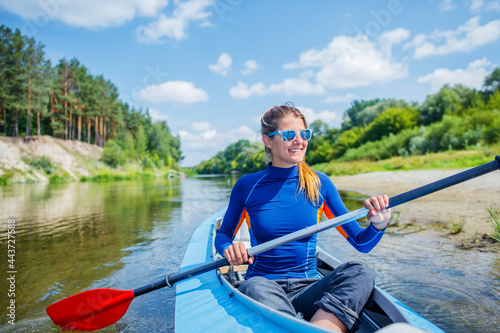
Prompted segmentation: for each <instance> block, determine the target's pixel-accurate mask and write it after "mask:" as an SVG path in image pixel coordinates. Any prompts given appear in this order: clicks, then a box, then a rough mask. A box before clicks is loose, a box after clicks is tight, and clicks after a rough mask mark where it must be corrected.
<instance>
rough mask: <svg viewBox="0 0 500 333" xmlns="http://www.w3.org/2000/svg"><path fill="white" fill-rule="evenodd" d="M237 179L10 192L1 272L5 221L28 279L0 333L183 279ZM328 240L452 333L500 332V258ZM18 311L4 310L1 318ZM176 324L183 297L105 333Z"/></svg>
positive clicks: (149, 307)
mask: <svg viewBox="0 0 500 333" xmlns="http://www.w3.org/2000/svg"><path fill="white" fill-rule="evenodd" d="M237 178H238V176H232V177H231V176H223V177H203V178H188V179H160V180H154V181H143V182H117V183H104V184H100V183H72V184H63V185H53V184H28V185H9V186H4V187H0V197H1V202H0V221H2V223H1V225H0V241H1V244H2V249H3V250H2V252H1V254H0V260H1V261H2V265H3V266H2V268H3V271H4V272H6V271H7V269H6V264H7V256H6V254H7V251H6V235H7V234H6V229H7V223H6V221H7V219H8V218H16V221H17V223H16V231H17V234H16V269H17V271H18V274H17V281H16V289H17V290H16V304H17V309H16V311H17V312H16V315H17V317H16V322H17V325H16V327H12V326H10V325H8V324H7V318H6V317H5V316H4V315H2V319H1V320H0V325H2V326H1V327H0V332H12V331H13V332H27V331H32V332H50V331H55V332H58V331H60V330H59V328H58V327H56V326H54V325H53V324H52V322H51V321H50V319H49V318H48V316H47V315H46V313H45V308H46V307H47V306H48V305H50V304H52V303H53V302H55V301H57V300H60V299H62V298H64V297H68V296H71V295H74V294H77V293H79V292H81V291H84V290H89V289H95V288H102V287H112V288H116V289H122V290H130V289H135V288H138V287H141V286H143V285H146V284H149V283H152V282H156V281H158V280H161V279H162V278H164V276H165V274H167V273H171V272H176V271H177V269H178V267H179V265H180V262H181V260H182V256H183V253H184V249H185V247H186V244H187V242H188V241H189V238H190V237H191V234H192V232H193V230H194V229H195V228H196V227H197V226H198V225H199V223H200V222H201V221H202V220H204V219H205V218H206V217H208V216H210V215H211V214H212V213H213V212H215V211H217V210H219V209H221V208H223V207H225V206H226V205H227V202H228V198H229V195H230V191H231V188H232V186H233V185H234V183H235V181H236V180H237ZM342 197H343V198H344V200H345V201H346V203H347V206H348V207H349V209H351V210H352V209H356V208H359V207H361V206H362V205H363V200H364V197H363V196H360V195H358V194H357V193H355V192H343V193H342ZM362 223H366V221H365V222H362ZM318 239H319V244H320V245H321V246H322V247H323V248H325V249H326V250H328V251H329V252H331V253H332V254H333V255H335V256H337V257H338V258H339V259H341V260H344V261H345V260H350V259H360V260H364V261H366V262H368V263H369V264H370V265H371V266H372V267H374V268H375V270H376V272H377V284H378V285H380V286H381V287H382V288H384V289H385V290H386V291H388V292H389V293H391V294H392V295H394V296H395V297H397V298H398V299H400V300H401V301H402V302H404V303H406V304H407V305H408V306H410V307H411V308H413V309H415V310H416V311H417V312H418V313H420V314H422V315H423V316H425V317H426V318H428V319H430V320H431V321H432V322H434V323H435V324H437V325H438V326H440V327H441V328H443V329H444V330H445V331H450V332H451V331H452V332H471V331H484V332H487V331H495V330H496V326H497V325H498V323H499V322H500V318H499V313H500V296H499V295H500V260H499V258H498V255H495V254H488V253H479V252H473V251H461V250H458V249H455V248H447V249H443V248H442V247H441V246H440V244H439V243H438V242H435V241H432V240H428V239H425V238H422V237H419V234H418V233H415V234H410V235H395V234H394V235H393V234H387V235H386V236H385V237H384V238H383V239H382V242H381V243H380V244H379V246H377V247H376V248H375V249H374V250H373V251H372V252H371V253H369V254H367V255H366V254H360V253H357V252H356V251H355V250H354V249H353V248H352V247H351V246H350V245H349V244H348V243H347V242H346V241H345V240H344V239H343V238H342V237H341V236H340V235H339V234H338V232H337V231H335V230H331V231H327V232H325V233H322V234H320V235H319V236H318ZM0 281H1V282H0V288H1V290H7V289H8V288H7V281H6V279H0ZM7 301H8V300H7V299H6V298H5V297H2V298H0V308H2V309H5V308H6V307H7V303H6V302H7ZM173 318H174V290H173V289H168V288H164V289H161V290H158V291H155V292H152V293H149V294H147V295H144V296H141V297H138V298H136V299H134V301H133V302H132V304H131V306H130V308H129V310H128V311H127V314H126V315H125V316H124V317H123V318H122V319H121V320H120V321H119V322H118V323H117V324H115V325H112V326H110V327H108V328H106V329H103V330H102V332H160V331H162V332H165V331H172V330H173V328H174V323H173Z"/></svg>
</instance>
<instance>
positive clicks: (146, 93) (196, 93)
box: [136, 81, 208, 103]
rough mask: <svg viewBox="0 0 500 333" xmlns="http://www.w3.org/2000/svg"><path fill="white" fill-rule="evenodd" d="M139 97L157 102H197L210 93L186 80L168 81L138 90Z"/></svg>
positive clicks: (204, 98)
mask: <svg viewBox="0 0 500 333" xmlns="http://www.w3.org/2000/svg"><path fill="white" fill-rule="evenodd" d="M136 95H137V97H139V98H141V99H143V100H146V101H150V102H157V103H196V102H203V101H207V100H208V94H207V93H206V92H205V91H204V90H203V89H200V88H196V87H195V86H194V84H192V83H191V82H186V81H166V82H163V83H161V84H158V85H154V84H153V85H150V86H148V87H146V88H144V89H142V90H140V91H138V92H136Z"/></svg>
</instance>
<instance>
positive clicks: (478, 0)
mask: <svg viewBox="0 0 500 333" xmlns="http://www.w3.org/2000/svg"><path fill="white" fill-rule="evenodd" d="M481 7H483V0H472V1H471V4H470V7H469V9H470V11H471V12H473V13H474V12H479V11H480V10H481Z"/></svg>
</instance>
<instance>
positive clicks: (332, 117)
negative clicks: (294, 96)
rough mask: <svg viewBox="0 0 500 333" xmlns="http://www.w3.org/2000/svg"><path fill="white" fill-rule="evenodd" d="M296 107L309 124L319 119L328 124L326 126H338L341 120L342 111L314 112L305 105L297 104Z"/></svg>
mask: <svg viewBox="0 0 500 333" xmlns="http://www.w3.org/2000/svg"><path fill="white" fill-rule="evenodd" d="M297 109H299V110H300V112H302V114H303V115H304V117H306V120H307V124H308V125H310V124H311V123H312V122H314V121H315V120H321V121H322V122H324V123H326V124H328V126H330V127H339V126H340V123H341V121H342V114H343V112H342V111H329V110H324V111H321V112H318V113H316V112H314V110H313V109H311V108H308V107H305V106H298V107H297Z"/></svg>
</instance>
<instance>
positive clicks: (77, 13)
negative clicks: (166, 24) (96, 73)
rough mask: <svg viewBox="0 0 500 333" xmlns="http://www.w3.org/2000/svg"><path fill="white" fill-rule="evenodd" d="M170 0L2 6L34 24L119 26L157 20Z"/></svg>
mask: <svg viewBox="0 0 500 333" xmlns="http://www.w3.org/2000/svg"><path fill="white" fill-rule="evenodd" d="M167 4H168V0H125V1H123V0H106V1H102V0H72V1H69V0H57V1H39V0H23V1H2V4H1V7H2V8H3V9H5V10H7V11H9V12H11V13H14V14H17V15H20V16H22V17H24V18H26V19H28V20H30V21H32V22H33V23H34V24H35V25H37V26H39V25H40V24H41V23H42V22H44V23H45V22H48V21H51V20H56V21H62V22H64V23H66V24H68V25H72V26H78V27H85V28H107V27H110V26H120V25H122V24H124V23H126V22H128V21H131V20H132V19H134V18H135V17H137V16H143V17H155V16H156V15H157V14H158V13H159V11H160V10H162V9H163V8H165V7H166V6H167Z"/></svg>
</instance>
